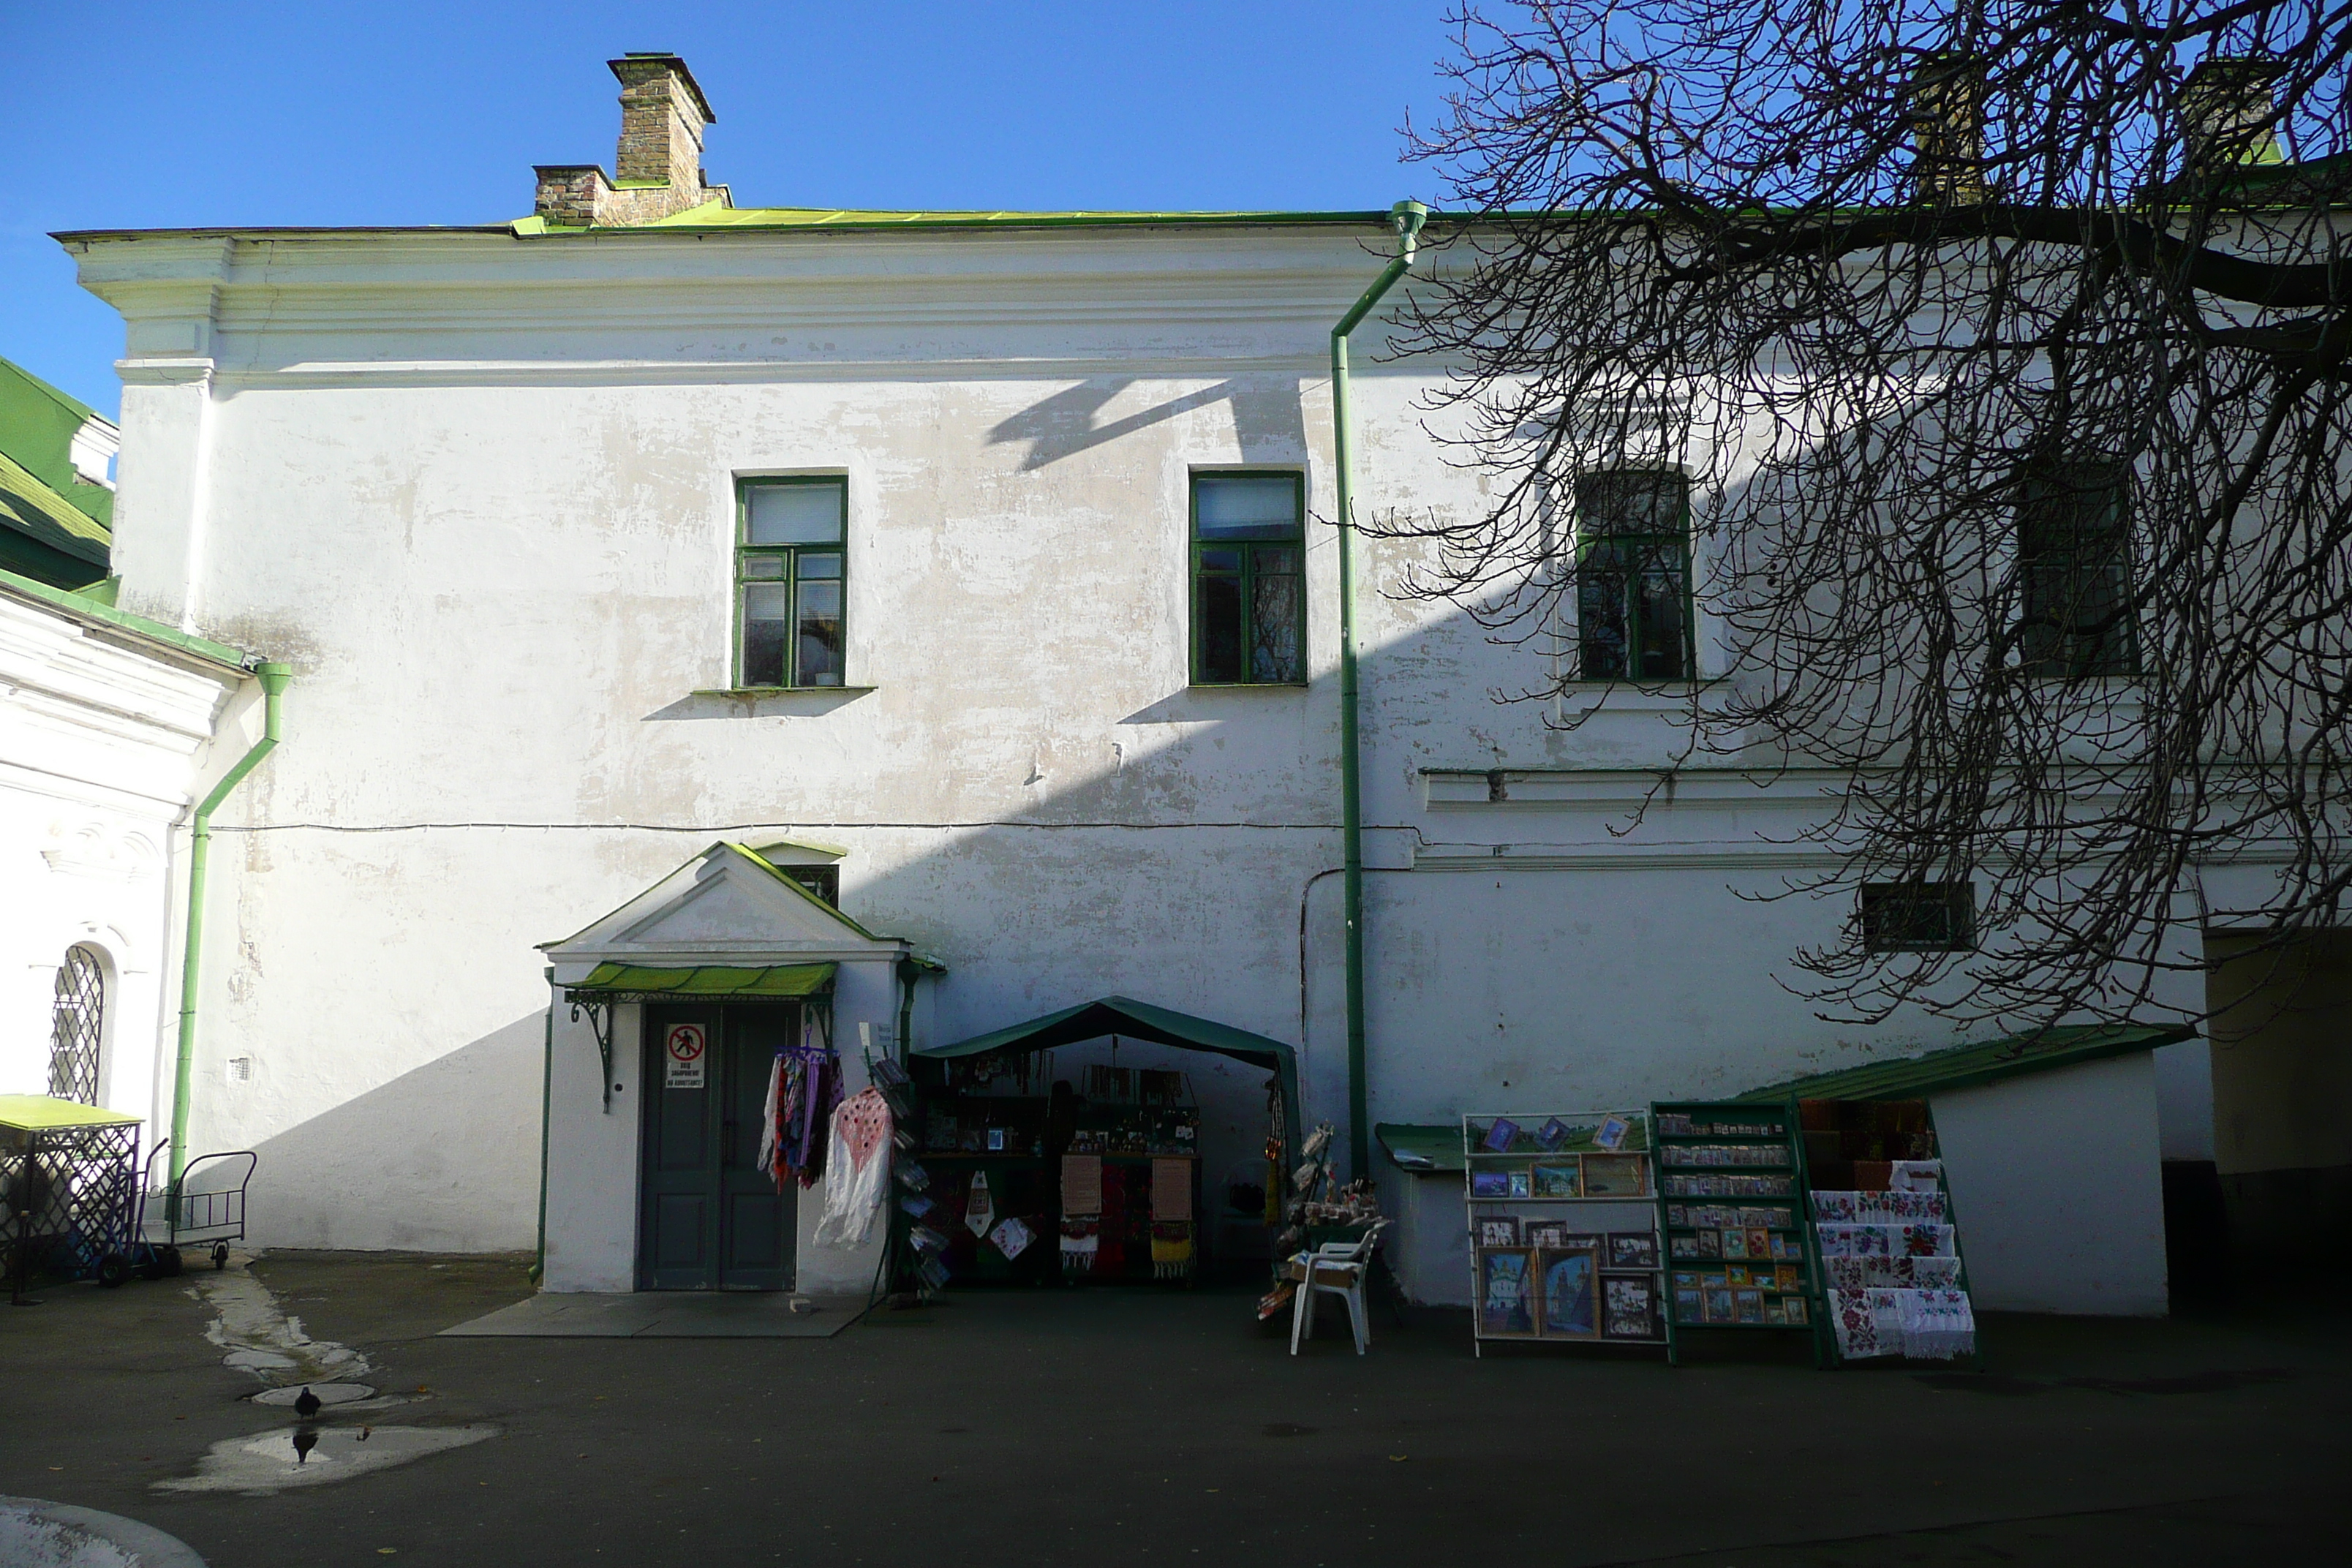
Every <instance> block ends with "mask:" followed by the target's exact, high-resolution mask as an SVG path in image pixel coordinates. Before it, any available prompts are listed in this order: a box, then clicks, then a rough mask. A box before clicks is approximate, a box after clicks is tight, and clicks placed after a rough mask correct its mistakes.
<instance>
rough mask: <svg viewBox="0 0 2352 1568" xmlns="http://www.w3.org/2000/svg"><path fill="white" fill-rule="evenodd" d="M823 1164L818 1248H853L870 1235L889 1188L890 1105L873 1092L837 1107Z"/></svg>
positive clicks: (854, 1097) (855, 1096) (858, 1096)
mask: <svg viewBox="0 0 2352 1568" xmlns="http://www.w3.org/2000/svg"><path fill="white" fill-rule="evenodd" d="M830 1126H831V1137H830V1140H829V1142H830V1143H831V1151H830V1154H829V1156H828V1158H827V1161H826V1166H827V1168H826V1172H825V1180H824V1213H823V1214H821V1215H818V1216H817V1222H816V1242H817V1244H818V1245H819V1246H821V1247H856V1246H858V1245H859V1244H860V1243H862V1242H864V1241H865V1239H866V1237H868V1236H869V1235H871V1234H872V1233H873V1230H874V1220H875V1216H876V1215H879V1214H880V1213H881V1212H882V1199H883V1195H884V1194H885V1193H886V1192H887V1189H888V1185H889V1167H890V1161H889V1159H888V1157H887V1155H886V1154H885V1153H884V1152H883V1146H884V1145H885V1144H887V1143H888V1142H889V1141H890V1106H889V1102H888V1101H887V1100H884V1099H883V1098H882V1096H881V1095H880V1094H879V1093H877V1091H875V1090H873V1089H865V1090H862V1091H860V1092H859V1093H857V1094H856V1095H853V1096H852V1097H851V1098H849V1099H848V1100H844V1101H842V1102H841V1105H840V1107H839V1108H838V1109H837V1110H835V1111H834V1113H833V1117H832V1121H831V1123H830Z"/></svg>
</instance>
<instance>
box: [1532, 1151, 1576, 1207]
mask: <svg viewBox="0 0 2352 1568" xmlns="http://www.w3.org/2000/svg"><path fill="white" fill-rule="evenodd" d="M1532 1174H1533V1176H1534V1178H1535V1187H1536V1190H1535V1195H1536V1196H1538V1197H1539V1198H1580V1197H1582V1196H1583V1195H1584V1183H1583V1181H1582V1179H1581V1173H1580V1172H1579V1171H1578V1170H1577V1167H1576V1162H1575V1161H1574V1160H1572V1159H1571V1160H1566V1161H1562V1162H1559V1163H1554V1164H1538V1165H1537V1166H1536V1167H1535V1169H1534V1171H1533V1173H1532Z"/></svg>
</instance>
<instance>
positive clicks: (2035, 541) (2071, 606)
mask: <svg viewBox="0 0 2352 1568" xmlns="http://www.w3.org/2000/svg"><path fill="white" fill-rule="evenodd" d="M2124 503H2125V489H2124V475H2123V470H2122V469H2121V468H2116V467H2114V466H2111V465H2106V464H2096V463H2090V464H2076V465H2072V466H2068V467H2063V468H2053V469H2051V470H2048V471H2046V472H2043V473H2041V474H2037V475H2034V476H2032V477H2031V478H2029V479H2027V480H2026V483H2025V490H2024V495H2023V497H2022V499H2021V502H2020V504H2019V506H2018V516H2017V522H2018V530H2017V552H2018V566H2019V573H2018V577H2019V585H2020V588H2021V595H2020V596H2021V600H2022V605H2021V610H2022V615H2021V619H2020V624H2019V626H2018V644H2019V650H2018V651H2019V653H2020V655H2021V657H2022V658H2023V661H2024V664H2025V668H2026V671H2027V673H2029V674H2032V675H2037V676H2042V677H2044V678H2046V679H2062V680H2080V679H2088V678H2091V677H2095V676H2103V675H2121V676H2131V675H2137V674H2138V673H2139V628H2138V627H2137V626H2136V625H2135V624H2134V622H2133V617H2132V581H2131V529H2130V524H2129V519H2128V513H2127V510H2126V506H2125V504H2124Z"/></svg>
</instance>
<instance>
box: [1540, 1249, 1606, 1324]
mask: <svg viewBox="0 0 2352 1568" xmlns="http://www.w3.org/2000/svg"><path fill="white" fill-rule="evenodd" d="M1536 1257H1537V1258H1538V1262H1539V1265H1540V1268H1541V1275H1542V1301H1541V1307H1540V1311H1541V1318H1540V1321H1541V1322H1542V1325H1543V1329H1542V1331H1543V1335H1544V1337H1545V1338H1546V1339H1563V1340H1590V1339H1597V1338H1599V1337H1600V1334H1601V1302H1600V1294H1599V1279H1600V1272H1601V1271H1600V1268H1599V1267H1598V1265H1599V1263H1600V1261H1601V1254H1600V1249H1599V1248H1598V1247H1593V1246H1592V1245H1591V1243H1589V1242H1588V1243H1585V1244H1583V1245H1580V1246H1576V1247H1559V1248H1558V1249H1554V1250H1547V1251H1542V1252H1538V1253H1537V1254H1536Z"/></svg>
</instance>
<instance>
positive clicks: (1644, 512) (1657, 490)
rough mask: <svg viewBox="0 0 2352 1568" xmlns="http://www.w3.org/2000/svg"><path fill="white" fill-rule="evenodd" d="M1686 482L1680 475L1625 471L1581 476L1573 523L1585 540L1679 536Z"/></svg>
mask: <svg viewBox="0 0 2352 1568" xmlns="http://www.w3.org/2000/svg"><path fill="white" fill-rule="evenodd" d="M1689 491H1690V481H1689V480H1688V479H1685V478H1684V477H1683V476H1682V475H1680V474H1671V473H1659V472H1654V471H1648V470H1642V469H1628V470H1623V471H1612V472H1606V473H1598V474H1582V475H1580V476H1578V478H1577V481H1576V522H1577V527H1578V529H1579V531H1581V532H1582V533H1583V534H1584V536H1585V537H1586V538H1588V539H1600V538H1609V537H1613V536H1617V535H1621V534H1628V533H1680V532H1682V531H1683V517H1684V511H1685V502H1686V500H1687V499H1688V496H1689Z"/></svg>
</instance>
